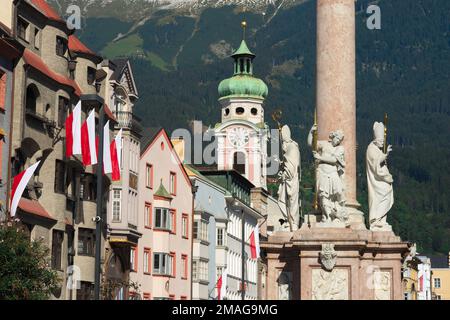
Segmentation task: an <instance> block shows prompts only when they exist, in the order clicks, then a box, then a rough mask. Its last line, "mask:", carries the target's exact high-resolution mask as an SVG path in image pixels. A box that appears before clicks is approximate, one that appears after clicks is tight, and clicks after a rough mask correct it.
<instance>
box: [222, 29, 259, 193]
mask: <svg viewBox="0 0 450 320" xmlns="http://www.w3.org/2000/svg"><path fill="white" fill-rule="evenodd" d="M243 26H244V28H245V24H244V23H243ZM231 57H232V58H233V60H234V69H233V71H234V74H233V76H232V77H231V78H228V79H225V80H223V81H222V82H221V83H220V84H219V88H218V90H219V102H220V104H221V106H222V121H221V123H219V124H217V125H216V128H215V135H216V137H217V141H218V146H217V147H218V148H217V166H218V170H232V169H234V170H236V171H238V172H239V173H241V174H242V175H243V176H245V177H246V178H247V179H248V180H249V181H250V182H252V183H253V184H254V185H255V187H258V188H259V187H261V188H264V189H267V181H266V180H267V179H266V176H267V168H266V162H267V138H268V126H267V125H266V123H265V122H264V108H263V103H264V99H265V98H266V97H267V94H268V88H267V85H266V84H265V83H264V81H262V80H261V79H259V78H256V77H255V76H254V75H253V60H254V58H255V55H254V54H253V53H252V52H251V51H250V50H249V48H248V46H247V44H246V42H245V40H242V42H241V45H240V47H239V49H237V50H236V52H234V53H233V54H232V55H231Z"/></svg>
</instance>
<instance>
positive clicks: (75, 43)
mask: <svg viewBox="0 0 450 320" xmlns="http://www.w3.org/2000/svg"><path fill="white" fill-rule="evenodd" d="M69 50H70V51H73V52H81V53H85V54H89V55H92V56H97V54H96V53H95V52H94V51H92V50H91V49H89V48H88V47H86V45H85V44H84V43H83V42H81V40H80V39H78V37H77V36H75V35H70V36H69Z"/></svg>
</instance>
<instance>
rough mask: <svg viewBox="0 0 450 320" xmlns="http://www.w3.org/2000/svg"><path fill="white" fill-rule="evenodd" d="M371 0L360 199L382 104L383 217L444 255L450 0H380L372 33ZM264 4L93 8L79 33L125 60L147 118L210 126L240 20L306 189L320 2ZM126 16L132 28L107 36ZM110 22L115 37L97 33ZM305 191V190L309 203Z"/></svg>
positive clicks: (360, 47)
mask: <svg viewBox="0 0 450 320" xmlns="http://www.w3.org/2000/svg"><path fill="white" fill-rule="evenodd" d="M372 2H373V1H368V0H363V1H358V2H357V4H356V6H357V12H358V13H357V16H356V28H357V40H356V41H357V137H358V145H359V148H358V150H357V156H358V185H359V189H360V190H359V196H360V199H359V200H360V202H361V204H362V206H363V210H364V212H367V190H366V181H365V172H364V170H365V166H364V163H365V162H364V153H365V149H366V146H367V144H368V142H369V141H370V139H371V134H372V132H371V126H372V124H373V122H374V121H380V120H382V118H383V115H384V113H385V112H387V113H388V114H389V117H390V125H389V140H390V142H391V143H392V144H393V146H394V152H393V153H392V155H391V158H390V160H389V166H390V168H391V171H392V172H393V174H394V178H395V189H394V191H395V199H396V203H395V205H394V208H393V209H392V211H391V213H390V215H389V221H390V223H391V224H392V225H393V227H394V229H395V230H396V231H397V232H399V233H400V235H401V236H402V238H403V239H404V240H411V241H418V244H419V250H420V251H422V252H442V253H445V252H448V251H449V250H450V232H449V228H450V191H449V189H448V185H450V161H449V159H450V127H449V125H448V124H449V123H450V90H448V89H449V87H450V79H449V74H450V66H449V63H448V61H450V50H449V49H450V48H449V29H448V16H450V2H449V1H445V0H417V1H409V0H397V1H389V0H379V1H378V2H377V3H378V5H379V6H380V8H381V12H382V29H381V30H368V29H367V28H366V25H365V20H366V14H365V9H366V8H367V6H368V5H369V3H372ZM280 3H281V2H279V1H278V2H276V5H280ZM136 8H140V7H136ZM131 9H132V8H128V9H127V10H128V11H130V12H131V11H133V10H131ZM137 10H138V9H136V11H137ZM264 13H265V14H262V13H261V11H258V10H254V11H251V12H249V11H246V12H244V10H242V8H241V7H236V6H223V7H214V6H211V7H210V6H205V7H203V9H202V10H201V11H200V12H198V13H196V14H184V13H182V12H181V11H179V10H178V9H177V10H161V9H160V7H158V9H157V10H153V11H152V13H151V14H150V15H149V16H148V17H146V19H145V20H139V19H141V18H138V20H139V21H143V22H142V23H141V24H137V23H136V21H138V20H134V21H133V20H131V21H130V20H129V19H128V18H127V19H124V20H128V21H127V22H120V20H118V19H116V18H114V16H112V17H111V16H109V18H108V19H109V20H105V15H102V14H100V13H95V14H93V13H92V14H90V16H91V17H90V18H88V19H87V20H86V23H87V24H86V27H85V28H84V29H83V30H82V32H81V38H82V39H83V40H84V41H86V42H87V43H88V44H89V45H91V46H96V49H97V50H103V53H104V54H107V55H109V56H110V57H114V56H115V55H117V54H119V55H122V54H124V55H128V56H130V57H131V59H132V62H133V67H134V70H135V77H136V81H137V84H138V86H139V89H140V93H141V97H140V101H139V103H138V105H137V107H136V109H137V112H138V113H139V115H140V116H141V117H142V118H143V119H144V120H145V125H146V126H153V125H163V126H165V127H166V128H167V129H168V130H169V131H170V130H173V129H175V128H179V127H186V126H187V125H188V122H189V121H190V120H192V119H199V120H202V121H203V122H204V123H205V124H206V125H214V124H215V123H216V122H218V121H219V119H220V107H219V105H218V103H217V85H218V83H219V82H220V80H222V79H224V78H225V77H228V76H230V75H231V73H232V62H231V61H230V59H228V58H227V56H228V55H229V53H230V52H232V49H233V48H236V46H237V45H238V44H239V42H240V40H241V38H242V30H241V28H240V22H241V21H242V20H243V19H245V20H247V21H248V25H249V28H248V31H247V41H248V43H249V45H250V49H251V50H252V51H253V52H255V53H256V54H257V58H256V60H255V73H256V74H257V75H258V76H259V77H261V78H263V79H264V80H265V81H266V83H267V84H268V85H269V97H268V99H267V101H266V105H265V109H266V115H267V117H266V121H268V122H269V124H270V125H271V126H272V127H274V124H273V123H271V120H270V119H269V116H268V115H270V113H271V112H272V111H273V110H274V109H276V108H279V107H281V108H282V109H283V122H284V123H288V124H289V125H290V126H291V127H292V131H293V134H294V137H295V138H296V140H297V141H298V142H299V143H300V147H301V149H302V150H301V151H302V160H303V167H304V168H305V179H304V180H303V181H302V185H303V187H305V185H306V187H308V185H309V186H310V185H311V179H310V178H309V177H310V174H309V173H310V172H309V171H308V170H309V169H310V167H311V155H310V153H309V150H307V147H306V144H305V139H306V134H307V131H308V130H309V127H310V125H311V123H312V118H313V117H312V115H313V109H314V104H315V102H314V100H315V2H314V1H300V2H298V4H297V5H289V6H284V5H283V6H282V7H281V9H279V10H277V7H276V6H273V5H268V6H267V8H266V10H265V11H264ZM275 13H276V14H275ZM133 15H137V13H136V12H134V13H132V14H130V15H128V14H127V15H126V17H130V16H133ZM106 16H107V15H106ZM100 17H103V18H100ZM120 24H123V25H120ZM131 25H135V27H134V29H133V30H132V32H130V33H129V34H128V36H127V37H124V38H120V40H118V41H113V40H114V39H115V38H117V34H118V33H122V34H126V33H127V32H128V31H129V30H130V28H131V27H130V26H131ZM95 26H101V27H102V29H98V27H97V28H95ZM110 27H111V28H112V27H114V28H115V30H114V33H116V34H113V33H112V32H103V31H102V32H99V30H110ZM310 197H311V194H310V193H309V191H307V190H306V189H305V191H304V193H303V194H302V198H303V199H304V204H305V208H304V210H307V206H308V201H309V200H310Z"/></svg>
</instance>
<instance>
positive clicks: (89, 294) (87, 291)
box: [77, 281, 94, 300]
mask: <svg viewBox="0 0 450 320" xmlns="http://www.w3.org/2000/svg"><path fill="white" fill-rule="evenodd" d="M92 299H94V284H93V283H91V282H87V281H80V289H78V290H77V300H92Z"/></svg>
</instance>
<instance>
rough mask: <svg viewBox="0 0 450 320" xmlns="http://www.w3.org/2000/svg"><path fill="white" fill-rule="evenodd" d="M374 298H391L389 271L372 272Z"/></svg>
mask: <svg viewBox="0 0 450 320" xmlns="http://www.w3.org/2000/svg"><path fill="white" fill-rule="evenodd" d="M373 282H374V283H373V287H374V291H375V300H391V273H390V272H389V271H375V272H374V274H373Z"/></svg>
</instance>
